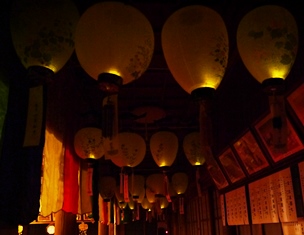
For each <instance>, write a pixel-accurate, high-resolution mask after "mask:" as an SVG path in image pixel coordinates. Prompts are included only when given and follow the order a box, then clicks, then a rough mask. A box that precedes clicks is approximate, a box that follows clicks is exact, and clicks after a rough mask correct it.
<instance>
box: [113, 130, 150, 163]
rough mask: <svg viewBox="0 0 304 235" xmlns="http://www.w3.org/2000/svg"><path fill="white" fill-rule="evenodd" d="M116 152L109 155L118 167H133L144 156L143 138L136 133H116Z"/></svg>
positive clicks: (144, 145)
mask: <svg viewBox="0 0 304 235" xmlns="http://www.w3.org/2000/svg"><path fill="white" fill-rule="evenodd" d="M117 137H118V143H119V148H118V153H117V154H115V155H113V156H112V157H111V161H112V162H113V163H114V164H115V165H117V166H118V167H124V166H127V167H135V166H137V165H138V164H139V163H141V162H142V160H143V159H144V157H145V154H146V143H145V140H144V139H143V138H142V137H141V136H140V135H139V134H136V133H132V132H121V133H118V135H117Z"/></svg>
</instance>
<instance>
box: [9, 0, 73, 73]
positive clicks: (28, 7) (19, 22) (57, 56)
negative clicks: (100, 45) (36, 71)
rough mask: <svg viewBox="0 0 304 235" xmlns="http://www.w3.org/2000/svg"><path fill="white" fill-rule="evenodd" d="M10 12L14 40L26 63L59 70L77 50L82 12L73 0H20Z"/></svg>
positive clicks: (26, 66)
mask: <svg viewBox="0 0 304 235" xmlns="http://www.w3.org/2000/svg"><path fill="white" fill-rule="evenodd" d="M11 12H12V14H11V21H10V22H11V34H12V40H13V44H14V47H15V50H16V52H17V55H18V56H19V58H20V60H21V62H22V64H23V66H24V67H25V68H29V67H32V66H42V67H45V68H48V69H50V70H52V71H53V72H55V73H56V72H57V71H58V70H60V69H61V68H62V67H63V66H64V65H65V63H66V62H67V61H68V60H69V58H70V57H71V55H72V53H73V51H74V45H75V42H74V36H75V31H76V25H77V23H78V20H79V13H78V10H77V8H76V6H75V5H74V3H73V2H72V1H68V0H66V1H52V0H46V1H38V0H37V1H35V0H34V1H17V2H16V3H15V5H13V9H12V11H11Z"/></svg>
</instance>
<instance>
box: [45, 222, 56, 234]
mask: <svg viewBox="0 0 304 235" xmlns="http://www.w3.org/2000/svg"><path fill="white" fill-rule="evenodd" d="M46 232H47V233H48V234H55V225H54V224H49V225H48V226H47V227H46Z"/></svg>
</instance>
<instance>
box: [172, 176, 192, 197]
mask: <svg viewBox="0 0 304 235" xmlns="http://www.w3.org/2000/svg"><path fill="white" fill-rule="evenodd" d="M172 187H173V189H174V190H175V192H176V193H177V194H178V195H181V194H184V193H185V192H186V190H187V187H188V175H187V174H186V173H183V172H177V173H174V174H173V175H172Z"/></svg>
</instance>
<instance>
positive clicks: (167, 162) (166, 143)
mask: <svg viewBox="0 0 304 235" xmlns="http://www.w3.org/2000/svg"><path fill="white" fill-rule="evenodd" d="M150 150H151V154H152V156H153V159H154V161H155V163H156V164H157V165H158V166H159V167H169V166H171V165H172V164H173V162H174V160H175V158H176V155H177V151H178V138H177V136H176V135H175V134H174V133H173V132H171V131H159V132H156V133H154V134H153V135H152V136H151V138H150Z"/></svg>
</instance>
